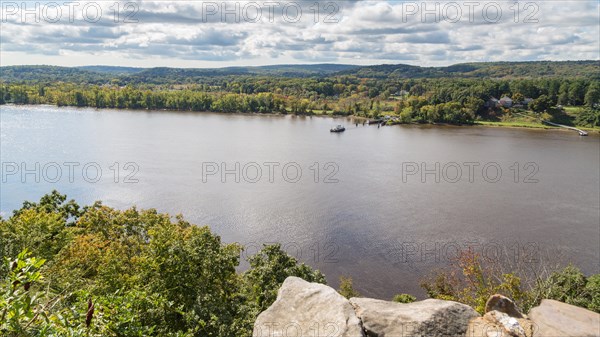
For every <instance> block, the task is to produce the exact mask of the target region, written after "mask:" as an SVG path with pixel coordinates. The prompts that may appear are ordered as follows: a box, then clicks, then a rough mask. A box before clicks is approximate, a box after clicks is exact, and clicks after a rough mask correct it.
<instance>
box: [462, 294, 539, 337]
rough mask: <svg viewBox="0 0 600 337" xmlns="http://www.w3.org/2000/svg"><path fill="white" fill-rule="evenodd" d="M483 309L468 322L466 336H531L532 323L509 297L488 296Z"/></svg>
mask: <svg viewBox="0 0 600 337" xmlns="http://www.w3.org/2000/svg"><path fill="white" fill-rule="evenodd" d="M485 311H486V312H485V315H483V317H478V318H474V319H473V320H471V322H470V323H469V329H468V332H467V336H468V337H533V333H534V330H535V329H534V324H533V323H532V322H531V321H530V320H529V319H528V318H527V317H526V316H525V315H523V313H522V312H521V311H520V310H519V308H518V307H517V305H516V304H515V302H513V301H512V300H511V299H510V298H508V297H505V296H502V295H498V294H496V295H492V296H490V298H489V299H488V300H487V302H486V304H485Z"/></svg>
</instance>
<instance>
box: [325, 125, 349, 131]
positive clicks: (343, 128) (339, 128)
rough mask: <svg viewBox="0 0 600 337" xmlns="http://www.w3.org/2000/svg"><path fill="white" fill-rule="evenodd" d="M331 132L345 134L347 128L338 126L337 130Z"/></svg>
mask: <svg viewBox="0 0 600 337" xmlns="http://www.w3.org/2000/svg"><path fill="white" fill-rule="evenodd" d="M329 131H330V132H344V131H346V128H345V127H343V126H341V125H338V126H336V127H335V128H333V129H331V130H329Z"/></svg>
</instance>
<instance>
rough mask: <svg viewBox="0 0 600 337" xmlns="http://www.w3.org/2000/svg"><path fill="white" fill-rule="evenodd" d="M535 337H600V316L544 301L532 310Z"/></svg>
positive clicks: (566, 305)
mask: <svg viewBox="0 0 600 337" xmlns="http://www.w3.org/2000/svg"><path fill="white" fill-rule="evenodd" d="M529 318H530V319H531V320H532V321H533V322H534V324H535V326H536V331H535V335H534V337H588V336H589V337H592V336H594V337H597V336H600V314H597V313H595V312H592V311H589V310H586V309H583V308H580V307H576V306H573V305H570V304H565V303H562V302H558V301H554V300H542V303H541V304H540V306H539V307H535V308H533V309H531V311H530V312H529Z"/></svg>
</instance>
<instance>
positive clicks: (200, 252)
mask: <svg viewBox="0 0 600 337" xmlns="http://www.w3.org/2000/svg"><path fill="white" fill-rule="evenodd" d="M0 244H2V248H3V249H2V251H1V252H0V254H2V257H3V258H6V259H5V260H6V263H4V264H3V266H2V267H1V268H0V272H1V273H0V282H1V286H2V289H1V290H2V297H1V298H0V317H2V320H1V321H0V322H1V323H0V335H2V336H11V337H12V336H19V337H21V336H236V337H237V336H250V335H251V333H252V326H253V323H254V320H255V318H256V315H258V313H259V312H260V311H262V310H264V309H265V308H266V307H268V306H270V305H271V304H272V302H273V301H274V300H275V297H276V292H277V289H278V288H279V286H280V285H281V283H283V281H284V280H285V278H287V277H288V276H298V277H301V278H304V279H306V280H307V281H311V282H323V283H324V282H325V278H324V276H323V274H321V273H320V272H319V271H315V270H312V269H311V268H310V267H308V266H306V265H304V264H300V263H298V261H297V260H296V259H294V258H293V257H291V256H289V255H288V254H286V253H285V252H284V251H282V250H281V247H280V246H278V245H274V246H265V247H264V248H263V249H262V250H261V251H259V252H258V253H257V254H256V255H255V256H251V257H250V258H249V263H250V269H249V270H248V271H246V272H245V273H243V274H239V273H237V272H236V268H237V267H238V266H239V262H240V253H241V250H242V247H241V246H239V245H237V244H224V243H222V242H221V239H220V237H219V236H217V235H215V234H213V233H212V232H211V231H210V229H209V228H208V227H199V226H195V225H193V224H190V223H188V222H186V221H185V220H184V219H183V218H182V217H180V216H178V217H175V218H174V219H173V218H171V217H170V216H169V215H167V214H161V213H158V212H157V211H156V210H138V209H136V208H135V207H134V208H131V209H128V210H124V211H120V210H116V209H113V208H110V207H106V206H103V205H102V204H100V203H96V204H94V205H92V206H88V207H85V208H79V206H78V205H77V204H75V202H74V201H69V202H66V197H65V196H63V195H60V194H58V193H57V192H53V193H52V194H50V195H48V196H44V197H43V198H42V200H41V201H40V203H25V204H24V206H23V208H22V209H20V210H18V211H16V212H15V213H14V215H13V216H12V217H11V218H9V219H8V220H4V219H0ZM27 249H30V250H31V251H27ZM15 252H17V253H15ZM38 256H42V257H43V259H40V258H38ZM9 257H10V258H9ZM15 257H16V259H15ZM11 259H12V260H11Z"/></svg>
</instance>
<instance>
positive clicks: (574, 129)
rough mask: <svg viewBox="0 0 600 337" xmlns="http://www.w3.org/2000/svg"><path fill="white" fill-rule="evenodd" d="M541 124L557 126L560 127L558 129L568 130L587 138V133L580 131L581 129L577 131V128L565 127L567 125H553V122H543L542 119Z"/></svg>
mask: <svg viewBox="0 0 600 337" xmlns="http://www.w3.org/2000/svg"><path fill="white" fill-rule="evenodd" d="M542 123H546V124H548V125H552V126H558V127H560V128H565V129H569V130H573V131H577V132H579V135H580V136H587V135H588V133H587V132H585V131H583V130H581V129H578V128H574V127H572V126H567V125H562V124H557V123H553V122H550V121H545V120H543V119H542Z"/></svg>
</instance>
